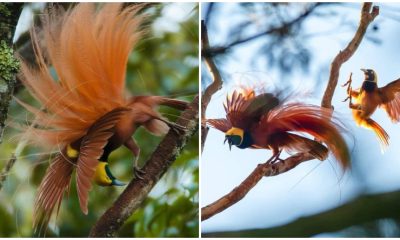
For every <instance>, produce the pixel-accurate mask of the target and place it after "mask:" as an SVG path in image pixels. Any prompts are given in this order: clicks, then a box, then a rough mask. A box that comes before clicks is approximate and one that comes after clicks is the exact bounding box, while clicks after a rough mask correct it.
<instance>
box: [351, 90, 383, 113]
mask: <svg viewBox="0 0 400 240" xmlns="http://www.w3.org/2000/svg"><path fill="white" fill-rule="evenodd" d="M356 103H358V104H359V105H360V110H359V111H361V113H362V114H363V115H364V116H365V117H369V116H370V115H371V114H372V113H373V112H374V111H375V110H376V108H377V107H378V104H377V103H379V95H378V94H376V93H375V92H366V91H363V92H362V93H361V94H360V96H359V97H358V98H357V102H356Z"/></svg>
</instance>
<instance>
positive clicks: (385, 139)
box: [357, 118, 389, 151]
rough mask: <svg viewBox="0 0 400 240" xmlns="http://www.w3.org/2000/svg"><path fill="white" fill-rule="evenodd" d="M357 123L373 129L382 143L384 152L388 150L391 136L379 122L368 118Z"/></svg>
mask: <svg viewBox="0 0 400 240" xmlns="http://www.w3.org/2000/svg"><path fill="white" fill-rule="evenodd" d="M357 123H358V125H360V126H363V127H365V128H368V129H371V130H373V131H374V132H375V134H376V136H377V137H378V139H379V141H380V143H381V144H380V145H381V149H382V151H384V150H385V149H386V148H387V146H389V135H388V134H387V132H386V131H385V130H384V129H383V128H382V127H381V126H380V125H379V124H378V123H377V122H375V121H374V120H372V119H371V118H367V119H359V120H358V121H357Z"/></svg>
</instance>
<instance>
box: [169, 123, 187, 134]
mask: <svg viewBox="0 0 400 240" xmlns="http://www.w3.org/2000/svg"><path fill="white" fill-rule="evenodd" d="M169 127H170V128H171V129H172V130H173V131H174V132H176V133H177V134H181V133H184V132H186V130H187V128H186V127H183V126H181V125H179V124H176V123H169Z"/></svg>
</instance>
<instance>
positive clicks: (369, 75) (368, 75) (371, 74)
mask: <svg viewBox="0 0 400 240" xmlns="http://www.w3.org/2000/svg"><path fill="white" fill-rule="evenodd" d="M361 71H363V72H364V75H365V79H364V81H368V82H374V83H377V82H378V76H377V75H376V73H375V71H374V70H372V69H363V68H362V69H361Z"/></svg>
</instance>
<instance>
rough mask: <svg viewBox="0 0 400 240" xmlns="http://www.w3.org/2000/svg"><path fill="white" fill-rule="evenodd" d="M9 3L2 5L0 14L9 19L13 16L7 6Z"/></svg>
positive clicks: (0, 4) (0, 5)
mask: <svg viewBox="0 0 400 240" xmlns="http://www.w3.org/2000/svg"><path fill="white" fill-rule="evenodd" d="M6 4H7V3H0V14H2V15H4V16H6V17H9V16H11V12H10V10H9V9H8V7H7V6H6Z"/></svg>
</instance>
